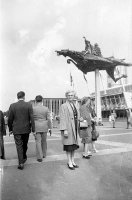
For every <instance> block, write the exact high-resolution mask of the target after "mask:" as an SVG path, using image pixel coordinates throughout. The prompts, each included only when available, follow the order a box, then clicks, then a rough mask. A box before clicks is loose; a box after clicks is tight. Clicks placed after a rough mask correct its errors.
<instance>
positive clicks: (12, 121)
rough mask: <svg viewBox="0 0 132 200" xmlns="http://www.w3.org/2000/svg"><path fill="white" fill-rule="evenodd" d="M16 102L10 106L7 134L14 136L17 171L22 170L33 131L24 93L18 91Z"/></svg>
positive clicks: (31, 114)
mask: <svg viewBox="0 0 132 200" xmlns="http://www.w3.org/2000/svg"><path fill="white" fill-rule="evenodd" d="M17 99H18V102H16V103H13V104H11V105H10V108H9V117H8V127H9V132H10V133H9V134H11V133H13V134H14V140H15V144H16V149H17V154H18V162H19V165H18V169H20V170H23V169H24V163H25V162H26V160H27V155H26V152H27V148H28V147H27V144H28V139H29V134H30V132H31V131H32V132H34V131H35V124H34V119H33V109H32V105H31V104H30V103H27V102H25V93H24V92H23V91H20V92H18V93H17Z"/></svg>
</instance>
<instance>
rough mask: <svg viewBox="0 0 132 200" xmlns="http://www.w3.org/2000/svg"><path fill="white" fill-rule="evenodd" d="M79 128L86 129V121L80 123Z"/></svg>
mask: <svg viewBox="0 0 132 200" xmlns="http://www.w3.org/2000/svg"><path fill="white" fill-rule="evenodd" d="M80 128H88V122H87V121H86V120H83V121H80Z"/></svg>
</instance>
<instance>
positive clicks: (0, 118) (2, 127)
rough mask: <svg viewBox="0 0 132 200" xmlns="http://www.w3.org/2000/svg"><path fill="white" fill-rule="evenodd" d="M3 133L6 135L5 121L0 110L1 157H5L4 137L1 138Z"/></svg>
mask: <svg viewBox="0 0 132 200" xmlns="http://www.w3.org/2000/svg"><path fill="white" fill-rule="evenodd" d="M4 135H6V129H5V121H4V115H3V112H2V111H1V110H0V158H1V159H5V150H4V139H3V136H4Z"/></svg>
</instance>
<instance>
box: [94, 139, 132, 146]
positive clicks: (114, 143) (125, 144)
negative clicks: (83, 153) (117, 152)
mask: <svg viewBox="0 0 132 200" xmlns="http://www.w3.org/2000/svg"><path fill="white" fill-rule="evenodd" d="M96 143H97V144H105V145H110V146H116V147H124V148H132V144H128V143H123V142H113V141H106V140H97V142H96Z"/></svg>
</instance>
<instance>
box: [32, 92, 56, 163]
mask: <svg viewBox="0 0 132 200" xmlns="http://www.w3.org/2000/svg"><path fill="white" fill-rule="evenodd" d="M35 101H36V105H35V106H33V116H34V121H35V134H34V136H35V140H36V156H37V161H38V162H42V161H43V158H45V157H46V153H47V132H48V129H50V130H51V128H52V122H51V116H50V112H49V109H48V107H45V106H43V97H42V96H41V95H38V96H36V98H35Z"/></svg>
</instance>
